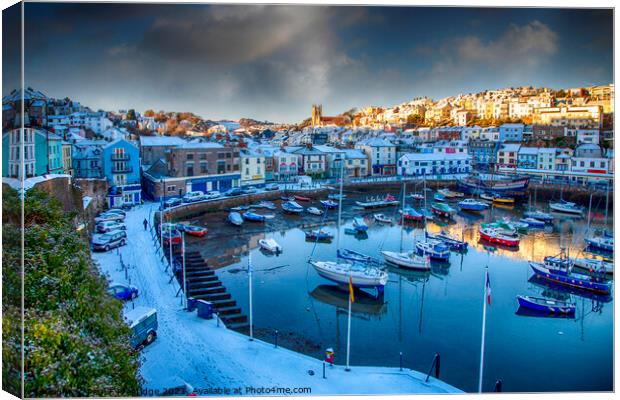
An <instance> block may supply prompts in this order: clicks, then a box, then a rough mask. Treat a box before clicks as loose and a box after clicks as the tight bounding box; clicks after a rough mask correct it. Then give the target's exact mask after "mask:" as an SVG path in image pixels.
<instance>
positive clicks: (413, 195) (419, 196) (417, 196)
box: [409, 193, 424, 201]
mask: <svg viewBox="0 0 620 400" xmlns="http://www.w3.org/2000/svg"><path fill="white" fill-rule="evenodd" d="M409 197H411V198H412V199H413V200H417V201H422V200H424V195H423V194H421V193H411V194H410V195H409Z"/></svg>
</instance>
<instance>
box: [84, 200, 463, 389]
mask: <svg viewBox="0 0 620 400" xmlns="http://www.w3.org/2000/svg"><path fill="white" fill-rule="evenodd" d="M157 206H158V204H152V203H147V204H145V205H142V206H137V207H136V208H134V209H133V210H132V211H129V212H127V218H126V220H125V222H126V224H127V236H128V245H126V246H124V247H121V248H119V250H118V252H117V251H116V250H112V251H110V252H108V253H94V254H93V259H94V260H96V261H97V262H98V263H99V265H100V268H101V270H102V272H103V273H104V274H106V275H108V276H109V277H110V279H111V280H113V281H115V282H122V283H131V284H132V285H135V286H137V287H138V289H139V291H140V294H139V297H138V298H137V299H136V300H134V303H135V306H149V307H153V308H155V309H157V315H158V321H159V329H158V334H157V339H156V340H155V342H154V343H153V344H151V345H150V346H147V347H146V348H144V350H142V353H141V357H142V367H141V369H140V372H141V375H142V377H143V378H144V381H145V382H144V384H143V389H144V394H152V395H157V394H159V395H161V394H162V393H163V392H164V390H165V389H169V388H171V387H176V386H179V385H180V384H182V383H187V384H189V385H190V386H191V387H192V388H193V389H194V390H195V392H196V393H197V394H198V395H217V394H222V395H237V396H238V395H254V396H256V395H279V394H290V395H303V394H312V395H317V394H334V395H336V394H384V393H385V394H387V393H392V394H395V393H402V394H406V393H456V392H460V390H458V389H456V388H454V387H452V386H450V385H448V384H446V383H444V382H442V381H439V380H437V379H434V378H430V379H429V382H428V383H425V382H424V380H425V378H426V375H425V374H422V373H419V372H416V371H411V370H407V369H404V370H403V371H399V369H398V368H386V367H355V366H353V367H352V368H351V370H350V371H348V372H347V371H345V369H344V367H343V366H334V367H329V366H328V367H327V368H326V379H324V378H323V362H322V360H317V359H314V358H312V357H308V356H305V355H303V354H299V353H295V352H293V351H289V350H287V349H284V348H281V347H278V348H275V347H274V345H273V344H270V343H265V342H262V341H260V340H254V341H250V340H249V338H248V337H247V336H245V335H242V334H239V333H237V332H234V331H231V330H228V329H226V327H224V325H223V324H221V323H220V324H219V326H218V324H217V321H216V320H215V319H212V320H205V319H201V318H198V317H197V315H196V312H191V313H190V312H187V311H184V310H183V304H182V297H181V295H180V294H179V295H178V297H177V292H178V290H179V285H178V283H177V282H176V280H172V279H171V278H172V273H171V272H170V271H167V272H165V267H164V264H162V262H161V254H158V253H156V251H155V247H154V243H153V240H152V238H151V233H150V232H149V231H145V230H144V226H143V224H142V223H143V221H144V219H145V218H146V219H147V220H149V221H150V216H151V218H152V215H153V214H154V212H155V211H156V209H157ZM152 213H153V214H152ZM121 257H122V260H123V263H124V264H125V265H127V271H125V270H124V269H123V268H122V267H121V263H120V259H121ZM126 276H127V278H126ZM169 282H171V283H169ZM126 307H128V308H131V307H132V304H131V303H128V304H127V305H126Z"/></svg>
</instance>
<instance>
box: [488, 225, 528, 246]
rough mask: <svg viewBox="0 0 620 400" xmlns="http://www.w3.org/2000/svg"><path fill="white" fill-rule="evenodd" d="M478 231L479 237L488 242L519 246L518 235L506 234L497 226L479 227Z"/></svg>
mask: <svg viewBox="0 0 620 400" xmlns="http://www.w3.org/2000/svg"><path fill="white" fill-rule="evenodd" d="M479 233H480V238H481V239H483V240H486V241H487V242H490V243H494V244H500V245H503V246H508V247H517V246H519V241H520V239H519V236H518V235H516V234H514V235H507V234H505V233H502V232H501V231H500V230H499V229H497V228H481V229H480V230H479Z"/></svg>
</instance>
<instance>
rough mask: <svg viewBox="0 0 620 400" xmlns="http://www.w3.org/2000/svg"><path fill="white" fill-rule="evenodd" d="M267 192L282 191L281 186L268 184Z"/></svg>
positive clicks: (266, 186)
mask: <svg viewBox="0 0 620 400" xmlns="http://www.w3.org/2000/svg"><path fill="white" fill-rule="evenodd" d="M265 190H280V185H278V184H277V183H268V184H266V185H265Z"/></svg>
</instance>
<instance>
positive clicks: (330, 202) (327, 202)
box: [320, 199, 338, 209]
mask: <svg viewBox="0 0 620 400" xmlns="http://www.w3.org/2000/svg"><path fill="white" fill-rule="evenodd" d="M320 203H321V205H322V206H323V207H325V208H329V209H332V208H337V207H338V203H336V202H335V201H333V200H329V199H327V200H321V202H320Z"/></svg>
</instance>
